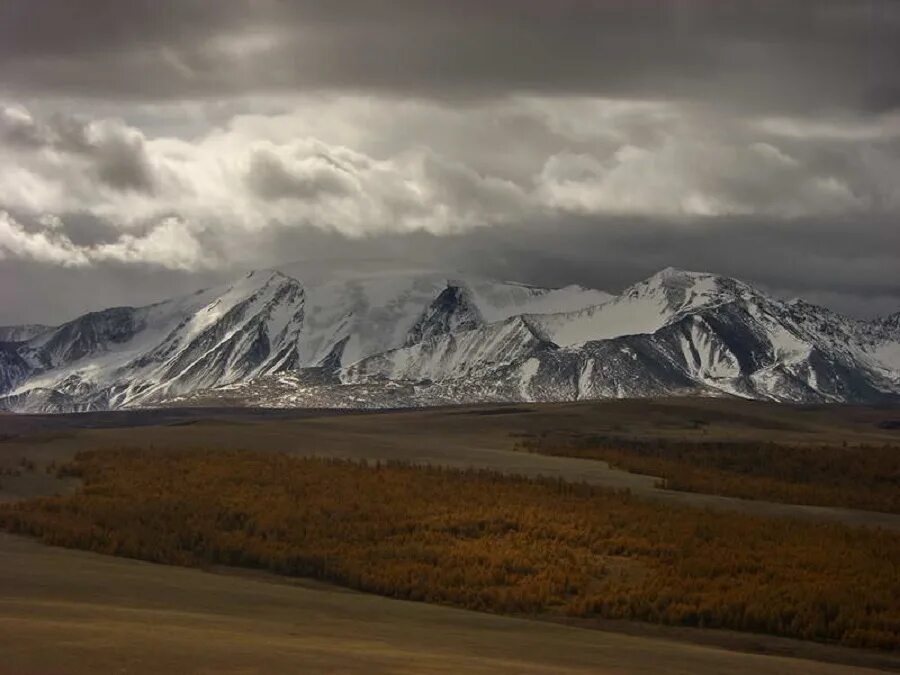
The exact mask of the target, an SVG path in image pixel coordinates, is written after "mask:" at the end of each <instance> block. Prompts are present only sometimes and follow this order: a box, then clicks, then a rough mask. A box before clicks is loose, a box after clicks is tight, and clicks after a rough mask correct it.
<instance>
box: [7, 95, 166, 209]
mask: <svg viewBox="0 0 900 675" xmlns="http://www.w3.org/2000/svg"><path fill="white" fill-rule="evenodd" d="M0 143H4V144H8V146H10V147H12V148H18V149H22V150H25V151H40V150H42V149H44V148H47V149H51V150H54V151H57V152H61V153H66V154H70V155H74V156H79V157H83V158H85V159H86V160H88V162H90V164H91V165H92V168H93V170H94V171H95V173H96V176H97V178H98V179H99V180H100V181H101V182H102V183H104V184H106V185H108V186H110V187H112V188H114V189H117V190H134V191H137V192H147V193H150V192H152V191H153V189H154V186H155V182H156V180H155V176H154V172H153V168H152V166H151V165H150V160H149V158H148V157H147V152H146V148H145V144H144V139H143V136H142V135H141V134H140V133H139V132H137V131H136V130H135V129H131V128H128V127H126V126H125V125H123V124H121V123H117V122H115V121H108V120H107V121H103V122H100V123H94V124H90V123H87V122H83V121H81V120H79V119H76V118H73V117H69V116H66V115H62V114H58V113H57V114H55V115H52V116H50V117H49V119H48V120H47V121H36V120H35V119H33V118H32V117H31V115H30V114H29V113H28V112H27V111H26V110H25V109H24V108H14V107H5V106H2V105H0Z"/></svg>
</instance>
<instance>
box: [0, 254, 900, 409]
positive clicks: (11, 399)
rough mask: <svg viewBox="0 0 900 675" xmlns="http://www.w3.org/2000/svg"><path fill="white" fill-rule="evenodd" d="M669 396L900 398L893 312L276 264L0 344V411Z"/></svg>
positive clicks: (747, 291) (722, 294)
mask: <svg viewBox="0 0 900 675" xmlns="http://www.w3.org/2000/svg"><path fill="white" fill-rule="evenodd" d="M684 393H701V394H708V395H726V394H730V395H737V396H742V397H748V398H762V399H771V400H779V401H793V402H817V401H865V402H875V401H888V400H900V314H896V315H892V316H890V317H887V318H884V319H880V320H876V321H871V322H865V321H857V320H854V319H849V318H846V317H843V316H840V315H838V314H836V313H834V312H831V311H830V310H827V309H825V308H822V307H817V306H815V305H810V304H808V303H805V302H803V301H791V302H785V301H781V300H778V299H775V298H772V297H769V296H767V295H766V294H764V293H762V292H760V291H759V290H757V289H755V288H753V287H752V286H750V285H748V284H745V283H743V282H740V281H737V280H735V279H729V278H726V277H719V276H715V275H712V274H704V273H696V272H687V271H683V270H676V269H672V268H669V269H666V270H663V271H661V272H659V273H657V274H655V275H653V276H652V277H650V278H648V279H646V280H645V281H642V282H639V283H637V284H635V285H634V286H632V287H630V288H628V289H626V290H625V291H624V292H623V293H622V294H620V295H618V296H611V295H609V294H607V293H604V292H602V291H596V290H591V289H585V288H582V287H579V286H569V287H566V288H561V289H547V288H536V287H532V286H526V285H522V284H516V283H511V282H502V281H496V280H491V279H485V278H479V277H473V276H470V275H462V274H459V273H456V272H452V271H451V272H446V271H435V270H421V269H404V268H402V267H401V268H397V267H391V266H384V265H377V264H366V263H359V264H354V265H353V266H352V267H351V268H349V269H341V268H339V267H338V266H330V265H320V266H318V267H313V266H309V265H289V266H284V267H281V268H279V269H278V270H268V271H260V272H253V273H251V274H249V275H247V276H246V277H244V278H242V279H239V280H237V281H235V282H234V283H231V284H226V285H224V286H221V287H217V288H212V289H207V290H203V291H199V292H197V293H194V294H192V295H189V296H185V297H182V298H176V299H172V300H167V301H164V302H161V303H157V304H155V305H150V306H147V307H138V308H134V307H118V308H111V309H106V310H103V311H99V312H92V313H90V314H86V315H84V316H82V317H79V318H78V319H75V320H74V321H71V322H68V323H66V324H63V325H61V326H58V327H55V328H49V329H46V330H42V331H35V334H34V335H33V336H31V337H30V338H29V339H26V340H25V341H20V342H5V343H0V397H2V398H0V406H2V407H5V408H7V409H11V410H20V411H27V410H32V411H62V410H87V409H102V408H118V407H136V406H153V405H166V404H172V403H176V402H178V403H184V402H194V403H197V402H205V401H216V400H222V399H226V398H227V399H228V400H229V401H231V402H235V401H237V402H241V403H245V404H248V405H321V406H360V407H370V406H382V407H383V406H404V405H429V404H437V403H441V404H443V403H453V402H474V401H518V400H523V401H531V400H535V401H555V400H574V399H584V398H603V397H624V396H629V397H630V396H658V395H673V394H674V395H677V394H684Z"/></svg>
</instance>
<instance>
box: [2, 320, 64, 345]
mask: <svg viewBox="0 0 900 675" xmlns="http://www.w3.org/2000/svg"><path fill="white" fill-rule="evenodd" d="M51 328H52V326H44V325H43V324H39V323H25V324H21V325H19V326H0V342H24V341H25V340H30V339H31V338H33V337H35V336H36V335H40V334H41V333H44V332H46V331H48V330H50V329H51Z"/></svg>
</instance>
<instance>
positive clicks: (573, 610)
mask: <svg viewBox="0 0 900 675" xmlns="http://www.w3.org/2000/svg"><path fill="white" fill-rule="evenodd" d="M63 471H65V472H67V473H70V474H74V475H77V476H79V477H81V479H82V480H83V489H81V490H80V491H79V492H77V493H76V494H73V495H69V496H58V497H45V498H40V499H35V500H31V501H27V502H20V503H15V504H5V505H0V526H2V527H3V528H4V529H6V530H9V531H12V532H16V533H22V534H29V535H34V536H37V537H40V538H41V539H42V540H44V541H45V542H48V543H50V544H55V545H62V546H69V547H76V548H82V549H87V550H92V551H97V552H101V553H107V554H114V555H121V556H128V557H134V558H140V559H144V560H150V561H157V562H162V563H171V564H178V565H189V566H201V567H203V566H212V565H232V566H242V567H251V568H259V569H265V570H270V571H272V572H276V573H280V574H287V575H298V576H308V577H314V578H318V579H322V580H326V581H331V582H334V583H337V584H341V585H345V586H349V587H352V588H356V589H360V590H364V591H370V592H374V593H379V594H383V595H387V596H391V597H395V598H402V599H408V600H419V601H427V602H435V603H442V604H449V605H455V606H458V607H464V608H470V609H476V610H482V611H489V612H498V613H511V614H527V615H536V616H544V617H561V616H564V617H584V618H590V617H604V618H611V619H631V620H639V621H646V622H653V623H661V624H672V625H683V626H698V627H707V628H728V629H733V630H739V631H750V632H759V633H770V634H776V635H782V636H789V637H795V638H802V639H809V640H817V641H823V642H833V643H840V644H844V645H850V646H858V647H870V648H882V649H896V648H898V647H900V584H898V583H897V580H898V579H900V535H898V534H896V533H893V532H885V531H880V530H874V529H867V528H849V527H844V526H839V525H830V524H816V523H807V522H801V521H796V520H788V519H762V518H757V517H751V516H746V515H740V514H736V513H714V512H709V511H703V510H699V509H691V508H673V507H672V506H669V505H661V504H655V503H650V502H645V501H640V500H638V499H636V498H634V497H632V496H630V495H628V494H623V493H616V492H611V491H608V490H603V489H599V488H594V487H590V486H587V485H581V484H569V483H563V482H559V481H553V480H530V479H521V478H515V477H504V476H501V475H499V474H494V473H489V472H484V471H457V470H448V469H437V468H419V467H411V466H405V465H399V464H388V465H365V464H358V463H352V462H345V461H334V460H320V459H300V458H295V457H290V456H286V455H280V454H272V453H261V452H237V451H205V450H196V451H147V450H143V451H141V450H128V449H122V450H117V451H95V452H88V453H83V454H81V455H79V456H78V457H77V458H76V460H75V461H74V463H73V464H71V465H69V466H67V467H64V469H63Z"/></svg>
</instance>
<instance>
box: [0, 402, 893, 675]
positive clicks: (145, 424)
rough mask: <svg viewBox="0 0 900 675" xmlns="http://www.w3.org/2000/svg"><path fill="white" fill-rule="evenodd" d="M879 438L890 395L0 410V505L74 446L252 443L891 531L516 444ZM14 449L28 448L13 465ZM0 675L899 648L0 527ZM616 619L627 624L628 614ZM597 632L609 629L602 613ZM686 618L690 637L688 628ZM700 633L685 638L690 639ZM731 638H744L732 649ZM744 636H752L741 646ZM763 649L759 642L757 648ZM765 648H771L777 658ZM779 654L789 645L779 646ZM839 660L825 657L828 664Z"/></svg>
mask: <svg viewBox="0 0 900 675" xmlns="http://www.w3.org/2000/svg"><path fill="white" fill-rule="evenodd" d="M696 419H703V420H704V421H705V424H704V426H703V428H702V434H703V435H704V438H706V439H712V440H715V439H722V440H729V441H731V440H740V439H749V440H767V439H771V438H778V439H779V440H783V441H784V442H791V443H822V442H831V443H835V444H840V443H842V442H844V441H849V442H864V443H894V442H896V441H898V440H900V436H898V434H900V431H898V430H897V428H896V426H892V422H895V421H896V420H898V419H900V410H897V409H890V408H886V409H874V408H864V407H853V406H833V407H829V406H818V407H795V406H780V405H770V404H765V403H758V402H744V401H732V400H724V399H719V400H715V399H714V400H709V399H697V400H685V399H678V400H661V401H604V402H592V403H578V404H561V405H538V406H533V405H527V406H493V407H473V408H453V409H443V410H419V411H405V412H397V413H379V414H333V413H331V412H321V411H247V410H188V411H185V410H181V411H179V410H166V411H130V412H123V413H97V414H88V415H72V416H9V415H0V473H2V470H4V469H5V470H7V471H8V472H9V474H16V475H9V474H8V475H0V501H2V500H18V499H22V498H28V497H30V496H35V495H40V494H52V493H54V492H63V493H64V492H70V491H72V490H74V489H76V488H77V485H78V484H77V481H75V480H74V479H67V480H64V481H59V480H55V479H54V478H53V476H52V475H51V474H49V473H47V471H46V468H47V467H48V466H53V465H58V464H61V463H64V462H66V461H68V460H70V459H71V458H72V457H74V455H75V454H76V453H77V452H79V451H82V450H87V449H103V448H121V447H142V448H170V447H171V448H198V447H216V448H220V449H228V448H231V449H256V450H272V451H282V452H288V453H291V454H297V455H303V456H310V455H318V456H329V457H342V458H355V459H359V458H362V459H367V460H372V461H374V460H391V459H397V460H404V461H411V462H415V463H423V464H434V465H441V466H451V467H482V468H488V469H492V470H498V471H502V472H505V473H514V474H523V475H530V476H534V475H544V476H551V477H559V478H563V479H565V480H569V481H585V482H588V483H592V484H597V485H602V486H607V487H615V488H621V489H628V490H631V491H632V492H634V493H635V494H638V495H641V496H647V497H651V498H654V499H662V500H668V501H670V502H673V503H686V504H693V505H698V504H699V505H705V506H709V507H712V508H715V509H725V510H737V511H741V512H747V513H753V514H757V515H769V516H789V517H800V518H806V519H808V518H812V519H816V520H826V521H832V522H839V523H843V524H850V525H864V526H872V525H874V526H880V527H885V528H888V529H900V514H888V513H873V512H867V511H858V510H851V509H841V508H823V507H808V506H800V505H785V504H775V503H770V502H764V501H750V500H740V499H730V498H726V497H718V496H711V495H702V494H692V493H679V492H673V491H666V490H659V489H657V488H656V487H655V480H654V479H653V478H652V477H649V476H642V475H638V474H629V473H626V472H624V471H619V470H615V469H611V468H610V467H608V466H607V465H606V464H605V463H603V462H598V461H592V460H585V459H574V458H568V457H551V456H542V455H537V454H530V453H523V452H517V451H514V450H513V447H514V446H515V445H516V443H517V442H519V440H520V439H521V438H525V437H529V436H533V435H535V434H541V433H544V432H551V433H557V432H559V431H560V430H566V429H572V430H575V431H578V432H579V433H598V434H604V435H609V434H614V435H620V436H621V437H623V438H635V439H640V438H651V437H664V438H675V439H683V438H694V437H695V435H696V434H698V433H701V431H698V430H697V426H696V425H695V424H694V423H693V421H694V420H696ZM23 461H25V462H26V464H27V463H33V467H32V466H30V465H29V466H23V464H22V463H23ZM0 569H3V571H4V574H3V575H0V654H2V655H3V659H2V662H0V674H3V675H5V674H6V673H16V674H19V673H23V674H24V673H29V674H30V673H35V672H37V673H73V674H75V675H78V674H79V673H93V672H128V673H144V672H148V673H149V672H160V671H167V672H198V673H199V672H205V673H238V672H240V673H253V672H333V673H351V672H367V673H368V672H374V673H379V672H384V673H388V672H390V673H457V672H472V673H479V672H484V673H488V672H490V673H504V672H508V673H582V672H583V673H588V672H590V673H656V672H667V673H698V674H703V673H720V672H729V673H734V674H740V673H764V672H771V673H835V674H837V673H865V672H874V671H869V670H866V668H882V669H887V670H895V671H900V662H898V661H897V659H896V657H894V656H891V655H886V654H873V653H870V652H864V651H857V650H849V649H839V648H834V647H829V646H824V645H816V644H812V643H805V642H803V643H801V642H795V641H790V640H783V639H778V638H768V637H764V636H758V635H742V636H735V635H734V634H732V633H727V632H724V631H723V632H713V631H700V630H698V629H692V630H691V629H677V628H673V629H665V628H660V627H647V628H644V627H641V625H640V624H631V626H638V628H636V629H633V628H628V630H637V632H638V633H639V635H637V636H635V635H624V634H621V633H618V632H608V631H607V629H608V628H609V627H608V626H602V625H601V626H600V627H601V628H602V630H584V629H579V628H573V627H567V626H561V625H556V624H551V623H546V622H537V621H530V620H521V619H515V618H509V617H500V616H492V615H487V614H480V613H475V612H468V611H464V610H456V609H450V608H445V607H438V606H432V605H426V604H422V603H408V602H402V601H397V600H390V599H386V598H382V597H377V596H372V595H367V594H362V593H356V592H352V591H347V590H344V589H338V588H334V587H331V586H327V585H324V584H318V583H315V582H306V581H303V580H284V579H281V578H273V577H265V578H262V577H258V576H257V575H253V574H250V573H241V574H239V575H236V574H231V573H229V574H211V573H208V572H202V571H199V570H193V569H184V568H178V567H168V566H161V565H153V564H149V563H144V562H138V561H133V560H128V559H121V558H111V557H105V556H99V555H95V554H92V553H86V552H81V551H72V550H65V549H58V548H51V547H47V546H44V545H42V544H39V543H37V542H34V541H31V540H27V539H23V538H20V537H13V536H10V535H5V534H0ZM626 628H627V627H626ZM613 630H616V629H615V628H613ZM684 631H688V633H690V635H689V636H687V635H686V634H685V633H684ZM698 640H700V641H703V642H705V644H703V645H700V644H696V641H698ZM734 650H740V651H734ZM744 652H756V653H755V654H750V653H744ZM766 654H767V655H766ZM773 654H779V656H775V655H773ZM785 655H789V656H791V657H795V656H796V657H803V659H814V660H803V659H798V658H786V657H785ZM828 661H832V662H833V661H837V662H840V663H843V664H846V665H839V664H838V663H827V662H828Z"/></svg>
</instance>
